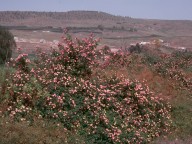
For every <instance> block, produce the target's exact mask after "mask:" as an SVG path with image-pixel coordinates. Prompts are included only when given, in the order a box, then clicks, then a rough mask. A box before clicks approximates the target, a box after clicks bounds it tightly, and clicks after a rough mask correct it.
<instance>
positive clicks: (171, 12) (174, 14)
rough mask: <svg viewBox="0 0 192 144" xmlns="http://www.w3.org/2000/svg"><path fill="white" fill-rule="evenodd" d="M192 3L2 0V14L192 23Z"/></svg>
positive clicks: (177, 0)
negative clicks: (82, 14) (101, 15)
mask: <svg viewBox="0 0 192 144" xmlns="http://www.w3.org/2000/svg"><path fill="white" fill-rule="evenodd" d="M191 7H192V0H0V11H8V10H19V11H70V10H94V11H103V12H107V13H110V14H114V15H121V16H130V17H133V18H149V19H187V20H192V8H191Z"/></svg>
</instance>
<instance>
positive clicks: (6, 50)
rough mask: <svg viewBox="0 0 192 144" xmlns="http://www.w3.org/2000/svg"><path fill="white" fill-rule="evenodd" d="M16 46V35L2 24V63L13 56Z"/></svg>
mask: <svg viewBox="0 0 192 144" xmlns="http://www.w3.org/2000/svg"><path fill="white" fill-rule="evenodd" d="M15 47H16V43H15V41H14V37H13V35H12V33H10V32H9V31H8V30H7V29H5V28H3V27H1V26H0V64H4V63H5V62H6V61H8V60H9V59H10V58H11V56H12V50H13V49H14V48H15Z"/></svg>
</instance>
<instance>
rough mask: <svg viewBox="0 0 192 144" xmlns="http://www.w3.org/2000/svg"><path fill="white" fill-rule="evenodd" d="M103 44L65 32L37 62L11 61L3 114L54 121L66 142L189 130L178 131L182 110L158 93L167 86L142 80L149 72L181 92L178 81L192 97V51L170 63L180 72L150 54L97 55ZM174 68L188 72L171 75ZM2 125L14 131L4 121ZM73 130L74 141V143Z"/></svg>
mask: <svg viewBox="0 0 192 144" xmlns="http://www.w3.org/2000/svg"><path fill="white" fill-rule="evenodd" d="M98 42H99V40H97V39H94V38H93V37H92V36H90V37H88V38H85V39H83V40H80V39H73V38H72V37H71V36H70V35H68V34H67V35H66V37H64V38H63V42H62V43H60V44H59V46H58V49H54V50H53V51H51V52H50V53H43V52H40V51H38V52H37V55H36V57H35V58H34V60H31V59H29V58H28V56H27V54H20V55H19V56H18V57H17V58H16V59H13V60H12V61H11V62H10V63H9V67H6V68H4V69H8V71H9V72H6V73H5V72H2V73H1V77H2V81H1V83H0V84H1V99H0V100H1V101H0V102H1V106H0V110H1V115H2V117H4V119H7V118H9V119H11V123H12V122H15V123H17V122H19V123H27V124H28V125H30V126H34V125H35V124H36V123H38V122H39V121H41V122H42V121H44V123H46V122H47V121H48V123H51V124H52V125H55V127H58V131H59V132H61V129H63V131H64V132H65V133H66V136H65V138H63V140H64V141H65V143H131V144H133V143H136V144H137V143H150V142H152V141H153V140H154V139H155V138H157V137H160V136H164V135H167V134H169V133H170V132H171V131H173V130H175V129H176V130H178V129H179V130H180V129H182V128H183V127H185V126H189V124H185V125H184V126H183V127H182V126H180V125H182V124H183V123H179V122H178V120H177V117H175V116H176V115H177V114H178V113H180V112H181V111H180V109H178V107H177V106H176V105H173V108H171V106H170V105H169V104H168V102H171V101H170V100H167V99H166V98H165V97H162V94H167V93H163V92H164V91H163V90H162V91H161V92H159V89H164V88H165V87H163V86H164V85H162V87H161V88H159V89H158V87H157V86H156V87H154V83H149V82H150V81H147V78H148V77H138V75H139V74H140V73H143V72H144V71H145V72H146V71H147V70H148V71H150V72H151V74H153V75H157V76H159V77H162V78H164V77H166V78H170V81H172V82H173V81H174V83H173V85H171V86H172V87H173V89H172V90H173V91H176V89H174V88H176V86H177V85H174V84H175V83H176V84H177V82H179V83H178V84H179V86H180V88H181V89H178V91H177V92H180V93H181V92H184V91H185V94H183V95H185V97H189V95H190V94H191V93H190V92H191V77H190V75H191V71H190V69H191V68H190V65H191V53H188V54H185V53H181V54H180V53H176V54H173V55H172V56H171V58H173V59H174V60H176V59H178V57H179V59H180V60H179V62H180V63H179V64H178V65H179V66H178V67H175V65H176V64H177V63H176V62H175V63H173V62H172V59H171V58H170V57H167V58H166V61H164V59H165V58H164V59H163V58H161V56H160V55H158V54H157V55H156V57H160V58H158V59H156V60H155V62H154V61H153V59H154V58H149V56H150V54H149V53H150V51H147V52H146V51H144V52H141V51H139V53H137V52H136V53H135V52H134V51H133V52H132V53H131V54H130V53H126V52H117V53H112V52H110V49H109V48H108V47H104V49H100V50H98V49H97V45H98ZM168 60H169V61H168ZM165 63H166V64H167V65H168V66H167V65H166V64H165ZM168 63H170V64H171V65H172V67H170V64H168ZM160 65H163V66H164V65H165V67H161V66H160ZM173 67H174V68H179V69H181V70H182V73H183V74H182V75H180V74H178V73H176V74H174V75H173V73H171V72H172V71H170V70H171V69H172V68H173ZM160 68H162V70H159V69H160ZM4 71H5V70H4ZM162 71H163V72H162ZM164 71H166V72H164ZM144 78H145V81H143V79H144ZM166 80H167V79H166ZM158 82H159V81H156V83H158ZM167 82H168V81H167ZM159 85H160V84H158V86H159ZM152 86H153V87H152ZM151 89H152V90H154V91H152V90H151ZM172 94H173V93H172ZM174 94H175V93H174ZM174 102H175V103H176V101H174ZM172 104H174V103H173V102H172ZM186 107H187V106H186ZM185 110H186V109H185ZM189 115H190V114H189ZM189 115H188V116H189ZM172 120H173V125H172ZM38 124H39V123H38ZM40 124H41V123H40ZM40 124H39V125H40ZM43 125H44V124H43ZM0 126H1V127H4V128H9V125H7V124H6V122H4V121H3V120H2V122H1V125H0ZM42 127H43V126H42ZM28 128H29V127H27V129H28ZM43 128H45V129H46V127H43ZM52 129H53V128H52ZM53 131H55V130H53ZM70 133H73V134H74V135H75V137H76V138H74V139H73V140H72V139H70V138H71V137H72V135H70ZM2 135H3V134H2ZM2 135H0V136H2ZM59 136H60V134H58V137H59ZM26 139H27V138H26ZM53 139H54V136H53ZM59 140H60V138H58V143H62V142H61V141H60V142H59ZM47 143H49V142H48V141H47Z"/></svg>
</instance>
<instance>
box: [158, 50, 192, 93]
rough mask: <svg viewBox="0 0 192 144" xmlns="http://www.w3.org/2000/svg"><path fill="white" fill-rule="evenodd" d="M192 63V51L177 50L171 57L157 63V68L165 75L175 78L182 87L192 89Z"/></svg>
mask: <svg viewBox="0 0 192 144" xmlns="http://www.w3.org/2000/svg"><path fill="white" fill-rule="evenodd" d="M191 65H192V53H191V52H175V53H173V54H172V56H171V57H165V58H164V60H163V61H159V62H158V63H157V64H156V65H155V70H156V71H157V72H158V73H159V74H160V75H162V76H163V77H168V78H169V79H174V80H176V81H178V82H179V86H180V88H181V89H182V88H187V89H189V90H190V91H192V89H191V87H192V78H191V76H190V75H188V70H190V67H191Z"/></svg>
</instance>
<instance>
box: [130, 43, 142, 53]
mask: <svg viewBox="0 0 192 144" xmlns="http://www.w3.org/2000/svg"><path fill="white" fill-rule="evenodd" d="M141 50H142V48H141V46H140V45H139V44H136V45H135V46H131V47H130V48H129V52H130V53H133V52H135V53H141Z"/></svg>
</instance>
